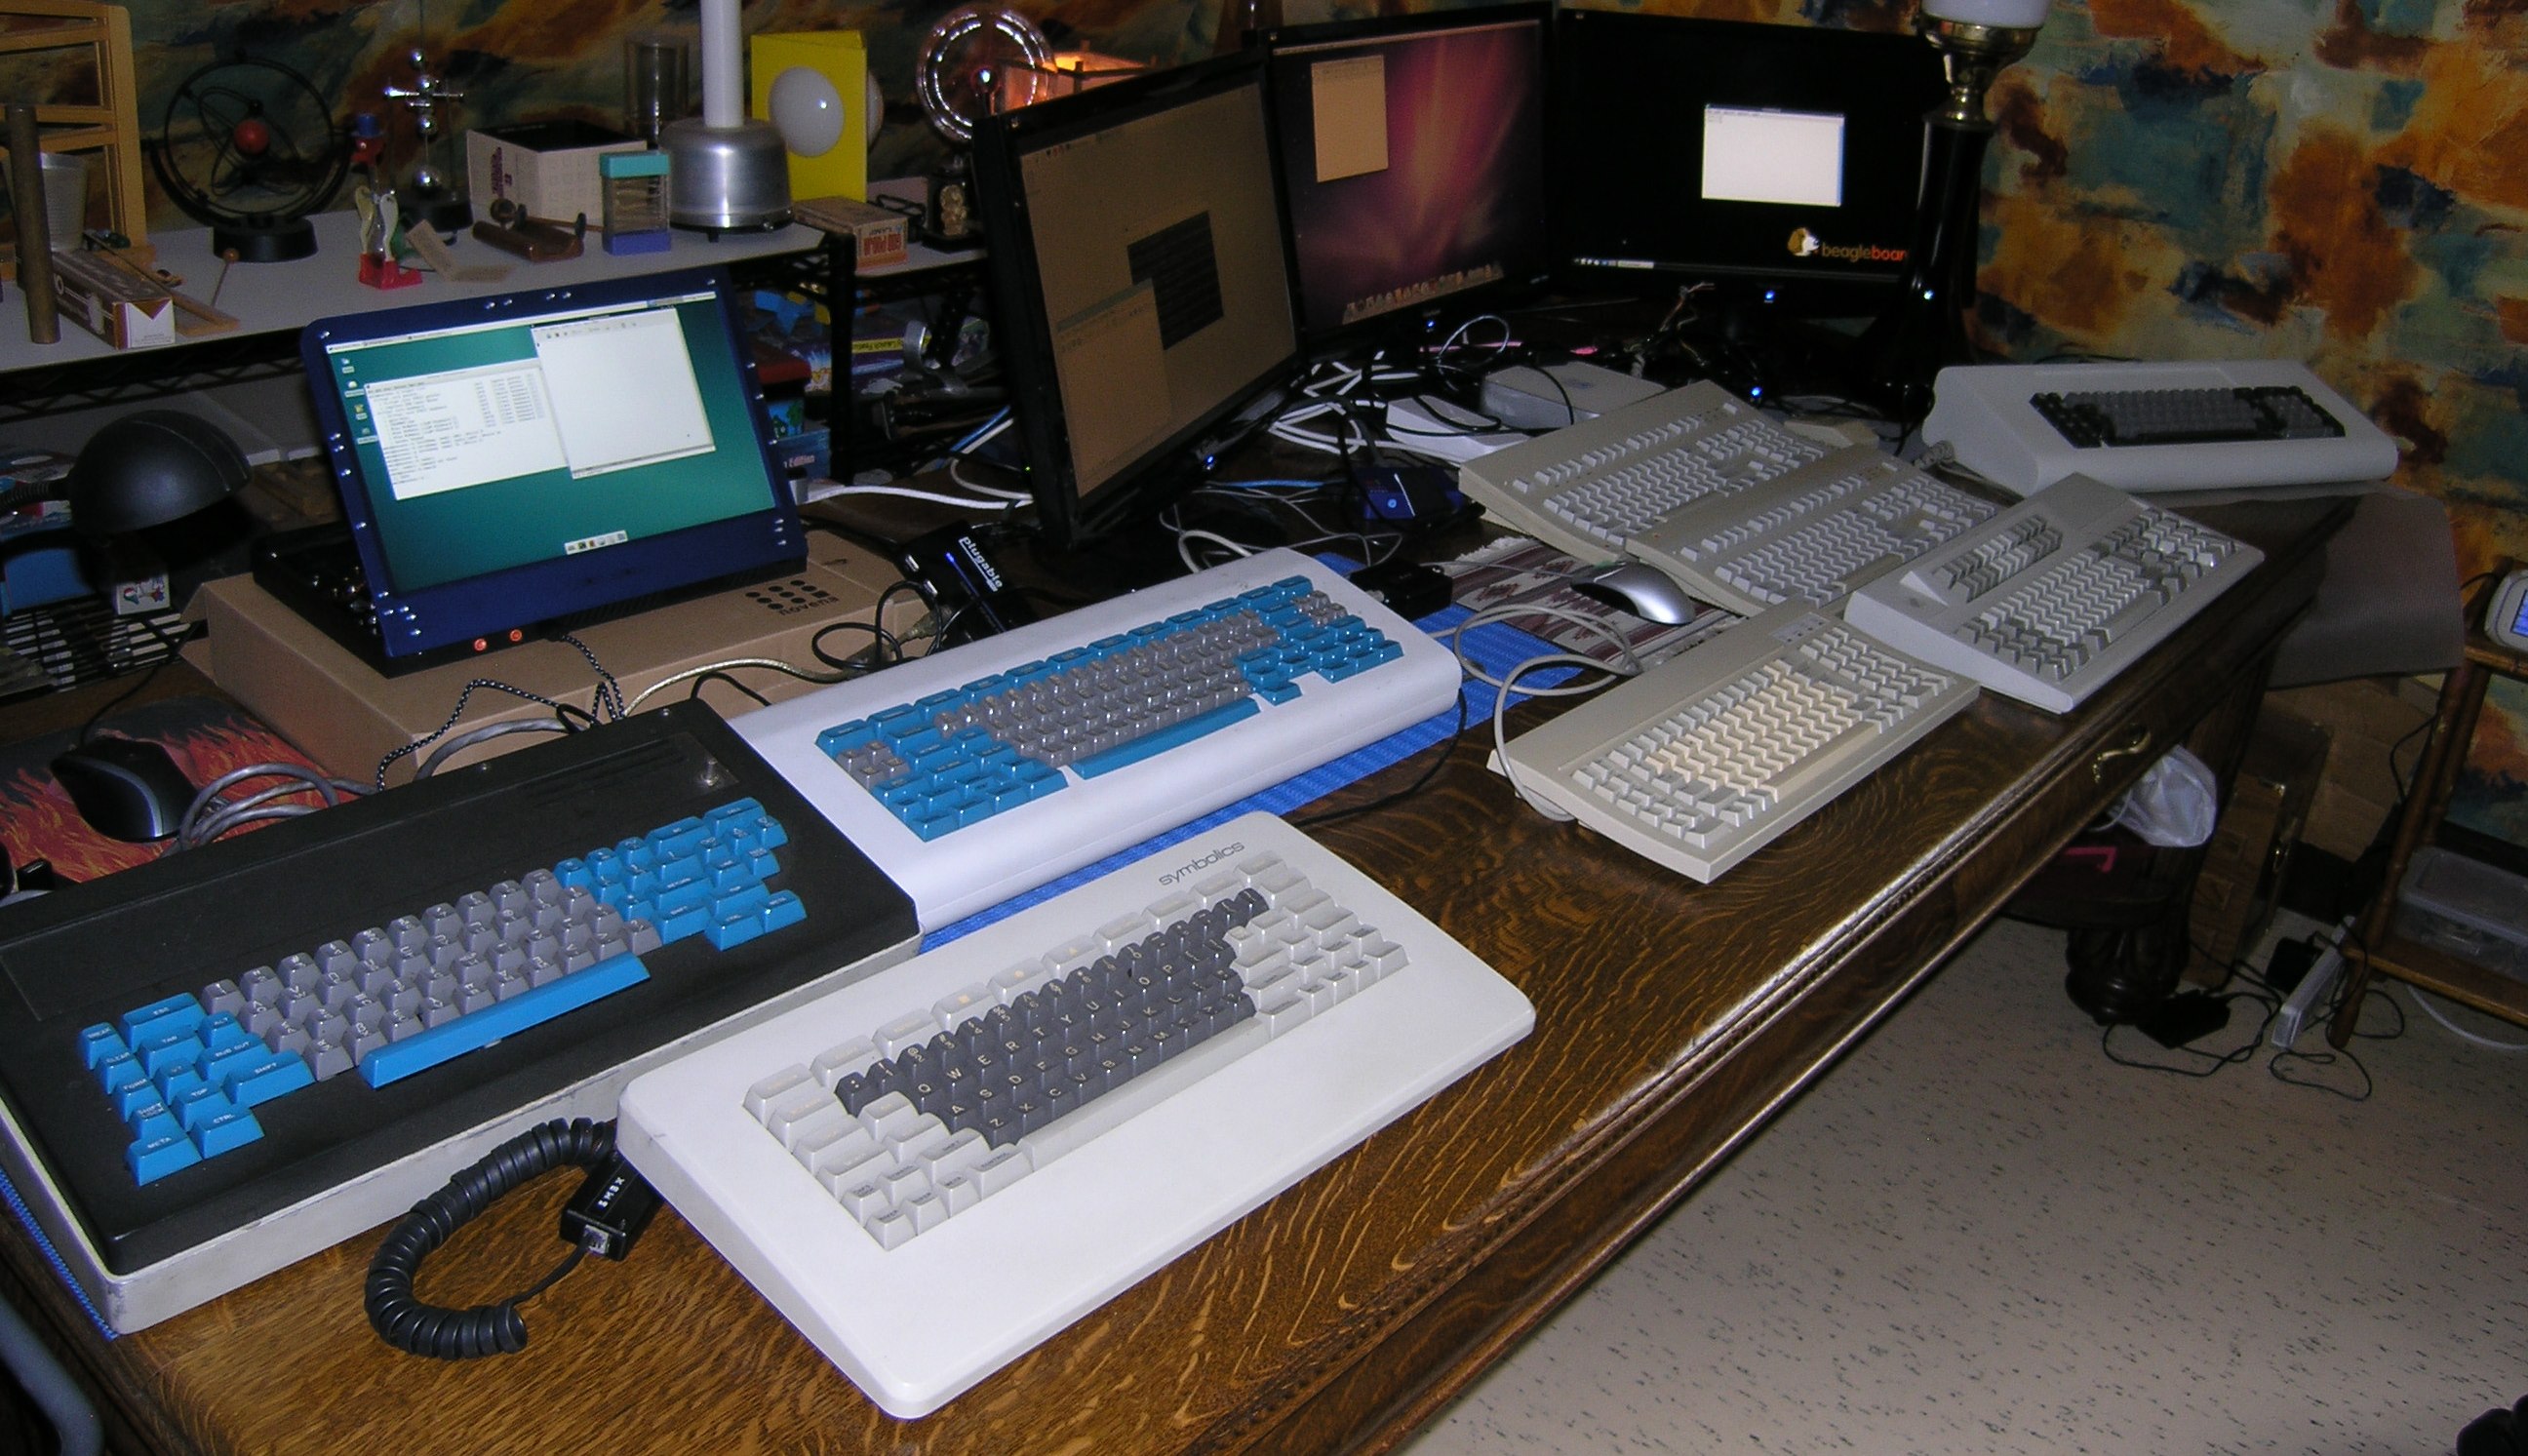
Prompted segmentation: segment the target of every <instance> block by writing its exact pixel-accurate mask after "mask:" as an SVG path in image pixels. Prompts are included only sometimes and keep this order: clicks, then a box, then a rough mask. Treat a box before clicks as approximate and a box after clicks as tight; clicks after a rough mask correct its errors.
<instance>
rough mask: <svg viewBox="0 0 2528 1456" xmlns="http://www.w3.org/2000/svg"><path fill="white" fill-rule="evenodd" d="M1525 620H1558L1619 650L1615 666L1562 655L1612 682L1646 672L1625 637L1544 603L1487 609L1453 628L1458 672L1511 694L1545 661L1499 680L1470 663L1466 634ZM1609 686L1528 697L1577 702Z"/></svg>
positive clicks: (1572, 686) (1574, 686)
mask: <svg viewBox="0 0 2528 1456" xmlns="http://www.w3.org/2000/svg"><path fill="white" fill-rule="evenodd" d="M1524 616H1540V617H1556V618H1559V619H1561V620H1563V621H1565V622H1569V623H1571V624H1573V625H1575V626H1578V627H1584V628H1586V629H1588V630H1589V631H1591V632H1594V633H1596V634H1598V635H1599V636H1600V637H1602V638H1604V639H1606V643H1607V644H1608V645H1609V646H1611V647H1613V648H1614V650H1615V662H1614V664H1613V665H1612V666H1609V665H1608V664H1606V663H1604V662H1601V661H1599V660H1598V659H1597V658H1595V657H1587V656H1582V655H1581V654H1579V653H1577V652H1562V653H1559V654H1558V655H1560V656H1562V657H1567V658H1571V659H1573V660H1575V661H1576V662H1577V663H1578V664H1579V665H1581V666H1584V667H1589V668H1593V669H1595V670H1596V671H1599V672H1602V673H1605V674H1606V677H1607V679H1608V680H1609V682H1612V681H1615V680H1620V679H1623V678H1628V677H1636V676H1639V675H1640V673H1641V671H1642V660H1641V659H1640V658H1639V657H1636V656H1634V655H1633V645H1632V644H1631V643H1629V642H1626V641H1625V640H1624V637H1623V634H1621V633H1619V632H1617V631H1615V629H1613V628H1612V627H1609V626H1607V625H1606V623H1604V622H1602V621H1599V620H1598V619H1597V618H1596V617H1593V616H1590V615H1589V614H1588V613H1586V612H1578V611H1573V610H1571V609H1570V608H1569V607H1562V606H1550V605H1547V604H1546V603H1544V602H1540V601H1511V602H1503V603H1502V604H1501V605H1500V606H1493V607H1486V608H1485V609H1484V610H1482V611H1479V612H1476V613H1475V614H1474V615H1473V616H1470V617H1468V618H1466V619H1465V620H1464V621H1462V622H1459V623H1458V624H1457V625H1456V626H1454V627H1451V628H1449V629H1448V642H1449V646H1450V647H1451V648H1452V649H1453V650H1455V651H1456V654H1457V670H1458V671H1459V672H1462V673H1464V674H1465V675H1466V676H1467V677H1470V678H1473V679H1474V680H1475V681H1477V682H1479V683H1483V684H1485V685H1487V686H1489V687H1491V688H1493V689H1495V690H1497V691H1499V692H1502V693H1506V692H1508V691H1509V688H1508V684H1509V683H1510V682H1511V681H1512V680H1514V679H1515V678H1517V677H1518V676H1519V675H1520V674H1521V673H1522V672H1524V671H1525V670H1526V669H1527V667H1528V666H1529V664H1530V663H1533V662H1536V661H1539V660H1541V659H1539V658H1535V657H1531V658H1529V659H1528V660H1527V661H1526V662H1522V663H1520V664H1518V666H1517V667H1516V668H1513V669H1512V670H1511V672H1510V676H1509V677H1508V678H1502V679H1498V680H1496V679H1494V678H1492V677H1490V676H1488V675H1486V674H1485V672H1484V670H1483V669H1482V668H1480V667H1478V666H1476V665H1475V664H1474V663H1472V662H1469V661H1467V660H1466V633H1467V632H1468V631H1469V630H1471V629H1473V628H1476V627H1481V626H1484V625H1485V624H1487V623H1491V622H1502V621H1507V620H1508V619H1510V618H1512V617H1524ZM1606 686H1608V683H1606V682H1587V683H1565V684H1563V685H1562V686H1560V687H1558V688H1530V689H1528V690H1527V693H1528V696H1529V697H1531V698H1574V697H1578V696H1579V695H1581V694H1583V693H1595V692H1597V691H1598V690H1600V689H1602V688H1605V687H1606Z"/></svg>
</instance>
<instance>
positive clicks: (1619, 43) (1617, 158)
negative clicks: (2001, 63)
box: [1550, 10, 1946, 313]
mask: <svg viewBox="0 0 2528 1456" xmlns="http://www.w3.org/2000/svg"><path fill="white" fill-rule="evenodd" d="M1945 94H1946V87H1945V85H1944V84H1943V83H1942V81H1941V77H1940V63H1939V58H1938V55H1937V53H1936V52H1934V51H1933V50H1932V48H1931V47H1930V46H1929V45H1928V44H1926V43H1924V42H1923V41H1922V39H1921V38H1919V37H1917V36H1914V35H1909V34H1894V33H1889V34H1876V33H1865V32H1862V31H1856V30H1829V29H1823V28H1819V27H1817V26H1775V25H1759V24H1753V23H1748V22H1741V21H1708V20H1696V19H1689V18H1686V17H1681V16H1654V15H1639V14H1630V13H1618V12H1611V11H1596V10H1566V11H1563V12H1562V13H1561V14H1560V16H1559V17H1558V18H1557V20H1556V28H1555V33H1554V100H1553V105H1554V130H1553V135H1552V142H1551V153H1552V167H1551V169H1550V175H1551V176H1552V178H1553V180H1554V187H1553V205H1554V214H1555V216H1556V217H1557V219H1558V220H1559V223H1560V226H1561V229H1562V232H1561V241H1560V247H1559V250H1560V252H1561V254H1562V258H1563V261H1564V262H1565V263H1567V264H1570V265H1572V266H1573V267H1574V268H1575V269H1576V270H1577V273H1578V275H1579V276H1580V277H1582V278H1587V277H1589V276H1592V275H1594V276H1596V277H1597V278H1599V279H1600V280H1623V279H1628V278H1629V279H1633V280H1638V281H1644V282H1645V283H1647V284H1652V285H1656V286H1659V287H1661V288H1672V287H1674V286H1677V285H1679V284H1692V283H1712V284H1715V285H1718V286H1721V287H1723V288H1724V289H1726V290H1728V291H1729V292H1732V293H1735V294H1738V295H1740V296H1742V297H1753V298H1758V299H1762V300H1764V301H1765V302H1769V303H1773V304H1776V305H1778V306H1780V307H1781V308H1783V310H1784V311H1787V312H1801V313H1834V312H1838V311H1844V310H1851V311H1854V312H1860V313H1869V312H1874V311H1876V309H1877V308H1878V307H1880V306H1881V305H1882V304H1883V303H1884V302H1885V300H1886V299H1887V297H1888V296H1889V295H1891V294H1893V293H1894V291H1895V290H1896V286H1897V285H1898V283H1899V281H1900V280H1901V277H1902V275H1903V271H1904V267H1905V254H1906V250H1907V249H1908V248H1909V247H1910V246H1911V244H1912V240H1913V230H1914V199H1915V193H1916V189H1917V187H1918V186H1919V185H1920V179H1921V176H1922V137H1923V130H1922V127H1923V116H1924V114H1925V113H1926V112H1928V111H1930V110H1931V109H1932V108H1933V107H1934V106H1936V105H1937V104H1939V102H1940V100H1941V98H1942V97H1943V96H1944V95H1945Z"/></svg>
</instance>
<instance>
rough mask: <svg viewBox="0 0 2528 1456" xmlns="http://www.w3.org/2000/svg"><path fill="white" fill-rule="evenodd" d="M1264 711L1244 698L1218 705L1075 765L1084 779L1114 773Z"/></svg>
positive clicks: (1073, 765) (1082, 759)
mask: <svg viewBox="0 0 2528 1456" xmlns="http://www.w3.org/2000/svg"><path fill="white" fill-rule="evenodd" d="M1261 711H1263V709H1261V708H1259V707H1257V706H1256V705H1255V700H1253V699H1252V698H1241V699H1239V700H1238V701H1237V702H1232V703H1226V704H1224V705H1222V706H1220V707H1215V708H1213V709H1212V710H1211V711H1209V712H1207V713H1197V714H1195V715H1194V716H1192V717H1190V718H1187V719H1185V721H1184V722H1182V723H1176V724H1173V725H1171V726H1169V727H1166V728H1162V729H1160V730H1159V731H1158V732H1156V733H1146V734H1143V735H1142V736H1141V737H1139V738H1136V739H1134V740H1132V742H1131V743H1125V744H1117V745H1116V746H1115V747H1113V748H1111V749H1108V750H1107V751H1105V752H1104V753H1102V754H1089V755H1088V756H1087V757H1085V758H1081V759H1079V760H1077V761H1075V762H1074V763H1073V764H1072V765H1071V766H1072V768H1073V769H1074V770H1075V771H1076V772H1078V773H1079V774H1080V776H1081V777H1082V778H1095V777H1096V776H1097V775H1099V774H1101V773H1112V772H1114V771H1115V770H1116V769H1118V768H1122V767H1124V766H1126V765H1127V764H1132V763H1138V762H1140V761H1141V760H1142V759H1144V758H1151V757H1156V756H1157V755H1158V754H1164V753H1166V752H1167V751H1168V750H1170V749H1173V748H1176V747H1177V746H1178V745H1180V744H1187V743H1191V742H1193V741H1194V740H1195V739H1197V738H1200V737H1202V736H1203V735H1205V734H1208V733H1217V732H1219V731H1220V730H1221V729H1223V728H1226V727H1228V726H1229V725H1230V724H1232V723H1235V722H1238V721H1240V720H1241V719H1245V718H1251V717H1253V716H1255V715H1256V714H1257V713H1259V712H1261Z"/></svg>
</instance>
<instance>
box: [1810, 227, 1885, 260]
mask: <svg viewBox="0 0 2528 1456" xmlns="http://www.w3.org/2000/svg"><path fill="white" fill-rule="evenodd" d="M1788 246H1789V248H1790V251H1791V256H1792V257H1794V258H1823V259H1825V260H1826V261H1827V262H1830V263H1902V262H1904V261H1905V250H1904V249H1903V248H1901V247H1881V246H1879V245H1878V244H1876V243H1874V242H1849V243H1845V242H1828V241H1826V240H1825V239H1824V238H1822V237H1819V236H1817V234H1814V233H1812V232H1810V231H1809V230H1808V229H1806V228H1794V229H1792V230H1791V237H1790V242H1789V244H1788Z"/></svg>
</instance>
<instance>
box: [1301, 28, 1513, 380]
mask: <svg viewBox="0 0 2528 1456" xmlns="http://www.w3.org/2000/svg"><path fill="white" fill-rule="evenodd" d="M1552 16H1553V11H1552V9H1551V7H1548V6H1544V5H1508V6H1488V7H1484V8H1480V9H1473V10H1456V11H1446V12H1441V13H1438V14H1432V15H1419V16H1408V17H1399V18H1394V19H1387V20H1375V21H1360V22H1350V23H1338V24H1333V25H1322V26H1293V27H1290V28H1286V29H1280V30H1274V31H1271V32H1268V33H1267V34H1266V35H1265V36H1264V39H1263V44H1264V48H1265V50H1266V52H1267V53H1268V54H1269V55H1270V56H1271V58H1272V60H1271V71H1270V77H1271V82H1272V98H1273V113H1274V116H1273V124H1274V134H1275V138H1276V140H1277V141H1278V143H1279V145H1280V154H1281V162H1282V189H1283V198H1284V210H1285V212H1286V214H1287V215H1288V217H1289V219H1290V250H1291V260H1292V265H1293V267H1294V269H1295V271H1296V278H1297V284H1298V298H1299V322H1300V330H1301V333H1302V335H1303V336H1304V337H1305V338H1306V341H1307V342H1308V343H1309V345H1310V346H1311V347H1322V346H1325V345H1328V344H1334V343H1339V342H1342V341H1345V340H1348V339H1353V338H1360V337H1361V336H1362V335H1363V334H1364V333H1375V332H1382V331H1386V330H1393V329H1396V328H1397V327H1398V326H1403V327H1405V328H1406V329H1408V330H1409V329H1410V328H1411V327H1412V326H1413V325H1414V324H1416V323H1417V322H1418V323H1421V324H1428V323H1429V322H1431V321H1433V320H1434V319H1437V318H1440V317H1443V316H1446V315H1454V316H1457V317H1460V318H1462V317H1470V316H1472V315H1474V314H1476V313H1480V312H1481V311H1482V310H1483V308H1484V307H1486V306H1487V305H1488V304H1489V303H1491V302H1494V301H1497V300H1498V299H1500V298H1501V297H1502V296H1504V295H1508V294H1512V293H1514V292H1515V291H1516V290H1517V289H1518V288H1520V287H1521V286H1526V285H1529V284H1532V283H1535V282H1538V281H1539V280H1540V279H1541V278H1542V276H1543V274H1544V272H1545V270H1546V268H1547V266H1548V264H1549V263H1550V261H1551V258H1552V254H1553V247H1552V239H1551V232H1550V221H1551V220H1550V217H1549V215H1548V213H1547V211H1546V201H1545V118H1546V95H1545V92H1546V67H1545V61H1546V34H1547V29H1548V26H1549V24H1550V23H1551V20H1552Z"/></svg>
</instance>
